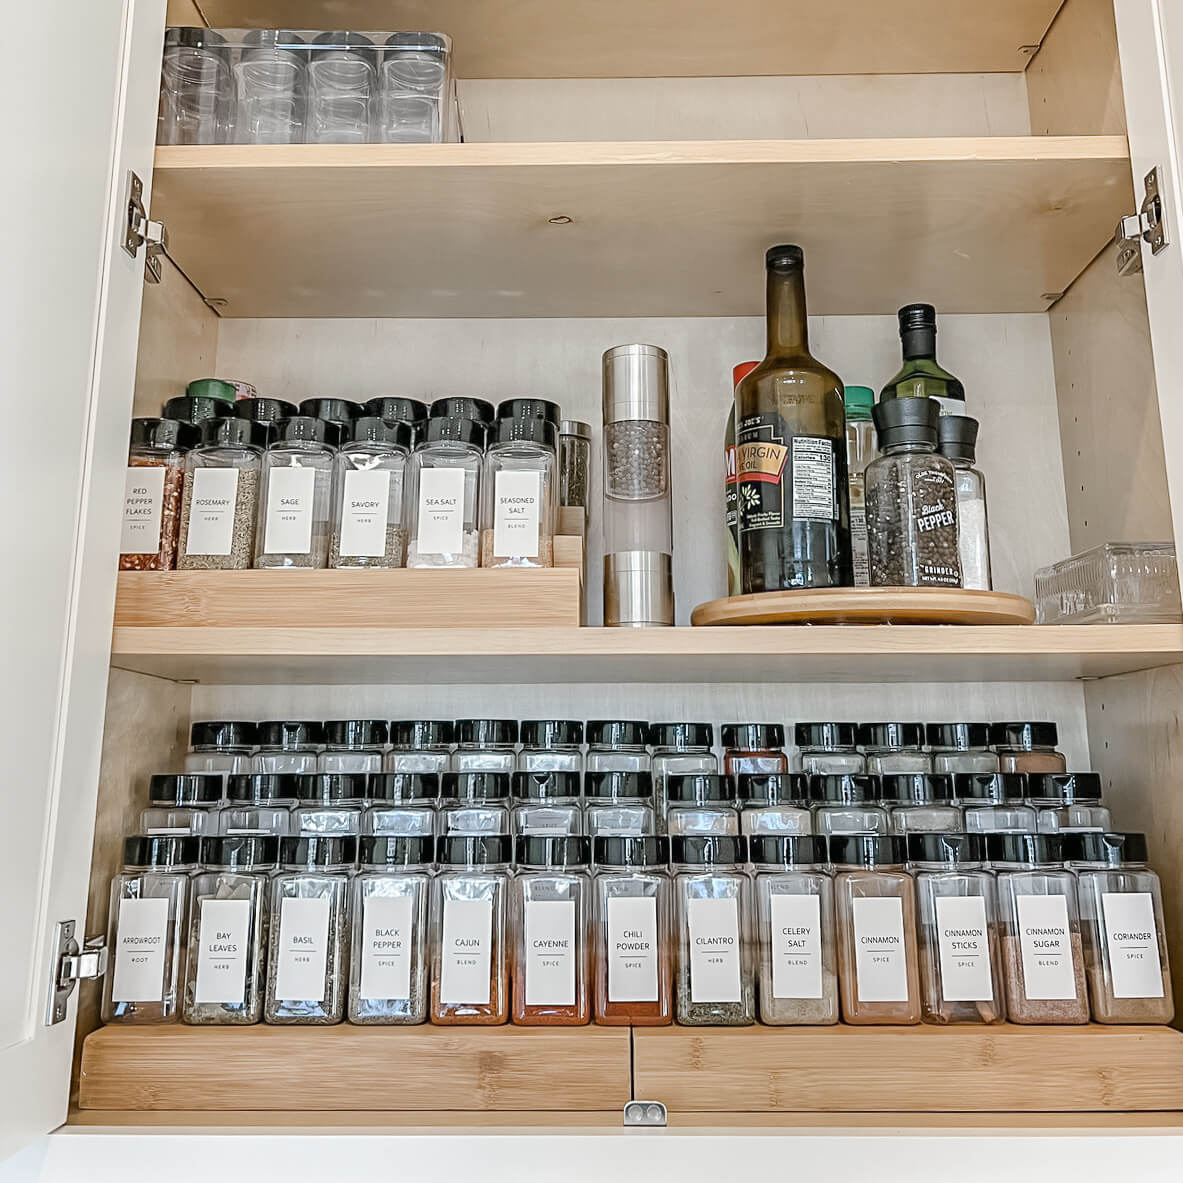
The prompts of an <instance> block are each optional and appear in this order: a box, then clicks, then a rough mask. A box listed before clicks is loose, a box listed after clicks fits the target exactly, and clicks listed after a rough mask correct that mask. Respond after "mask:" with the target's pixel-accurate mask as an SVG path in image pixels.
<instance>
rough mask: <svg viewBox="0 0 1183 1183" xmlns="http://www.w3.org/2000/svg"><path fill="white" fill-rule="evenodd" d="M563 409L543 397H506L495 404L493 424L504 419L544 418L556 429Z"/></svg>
mask: <svg viewBox="0 0 1183 1183" xmlns="http://www.w3.org/2000/svg"><path fill="white" fill-rule="evenodd" d="M562 415H563V411H562V408H561V407H560V406H559V404H558V403H552V402H551V401H550V400H549V399H545V398H507V399H504V400H503V401H502V402H499V403H498V404H497V415H496V418H495V420H494V425H496V424H497V423H500V422H502V420H505V419H545V420H546V421H547V423H552V424H554V427H555V430H556V431H557V430H558V426H559V422H560V421H561V419H562Z"/></svg>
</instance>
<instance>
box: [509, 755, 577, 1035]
mask: <svg viewBox="0 0 1183 1183" xmlns="http://www.w3.org/2000/svg"><path fill="white" fill-rule="evenodd" d="M559 775H562V774H559ZM590 853H591V852H590V844H589V842H588V840H587V838H584V837H580V836H578V835H549V836H542V835H528V836H523V837H519V838H518V840H517V845H516V863H517V873H516V874H515V875H514V878H513V881H512V883H511V884H510V891H511V894H512V897H513V901H512V904H513V906H512V916H513V921H512V930H513V934H514V938H513V939H514V957H513V990H512V991H511V993H512V997H513V1015H512V1018H513V1022H514V1023H517V1024H520V1025H522V1026H529V1027H578V1026H582V1025H583V1024H585V1023H587V1022H589V1021H590V1019H591V940H590V938H591V919H590V917H591V880H590V879H589V877H588V871H587V867H588V862H589V859H590Z"/></svg>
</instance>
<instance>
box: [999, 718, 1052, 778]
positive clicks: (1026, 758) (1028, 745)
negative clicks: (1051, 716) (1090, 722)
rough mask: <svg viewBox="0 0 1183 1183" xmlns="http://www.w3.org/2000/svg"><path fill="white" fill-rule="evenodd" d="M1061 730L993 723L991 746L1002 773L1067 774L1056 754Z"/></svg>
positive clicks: (1050, 725)
mask: <svg viewBox="0 0 1183 1183" xmlns="http://www.w3.org/2000/svg"><path fill="white" fill-rule="evenodd" d="M1059 742H1060V732H1059V728H1057V727H1056V725H1055V724H1054V723H991V724H990V746H991V747H992V748H993V749H994V750H995V751H996V752H997V753H998V767H999V769H1000V770H1001V771H1002V772H1067V771H1068V763H1067V761H1066V760H1065V759H1064V755H1063V753H1062V752H1059V751H1057V750H1056V745H1057V744H1058V743H1059Z"/></svg>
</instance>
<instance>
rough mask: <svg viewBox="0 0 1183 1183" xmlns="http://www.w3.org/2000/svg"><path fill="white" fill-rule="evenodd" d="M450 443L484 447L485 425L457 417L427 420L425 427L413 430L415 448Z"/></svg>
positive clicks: (479, 420) (474, 420)
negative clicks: (427, 444) (425, 444)
mask: <svg viewBox="0 0 1183 1183" xmlns="http://www.w3.org/2000/svg"><path fill="white" fill-rule="evenodd" d="M447 441H451V442H453V443H458V444H471V445H472V446H473V447H474V448H483V447H484V446H485V423H484V420H482V419H469V418H464V417H462V416H459V415H448V416H446V417H443V418H435V419H428V420H427V427H426V428H424V429H420V428H418V427H416V428H415V442H416V446H419V447H421V446H422V445H423V444H424V443H429V444H436V443H440V442H447Z"/></svg>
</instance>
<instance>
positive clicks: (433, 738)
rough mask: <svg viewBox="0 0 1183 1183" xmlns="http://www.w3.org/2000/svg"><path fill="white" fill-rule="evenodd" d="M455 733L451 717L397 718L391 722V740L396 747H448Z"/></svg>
mask: <svg viewBox="0 0 1183 1183" xmlns="http://www.w3.org/2000/svg"><path fill="white" fill-rule="evenodd" d="M454 734H455V728H454V727H453V726H452V720H451V719H395V720H394V721H393V722H392V723H391V724H390V740H391V742H392V743H393V744H394V746H395V747H396V748H410V749H412V750H414V749H417V748H446V747H450V746H451V744H452V738H453V735H454Z"/></svg>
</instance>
